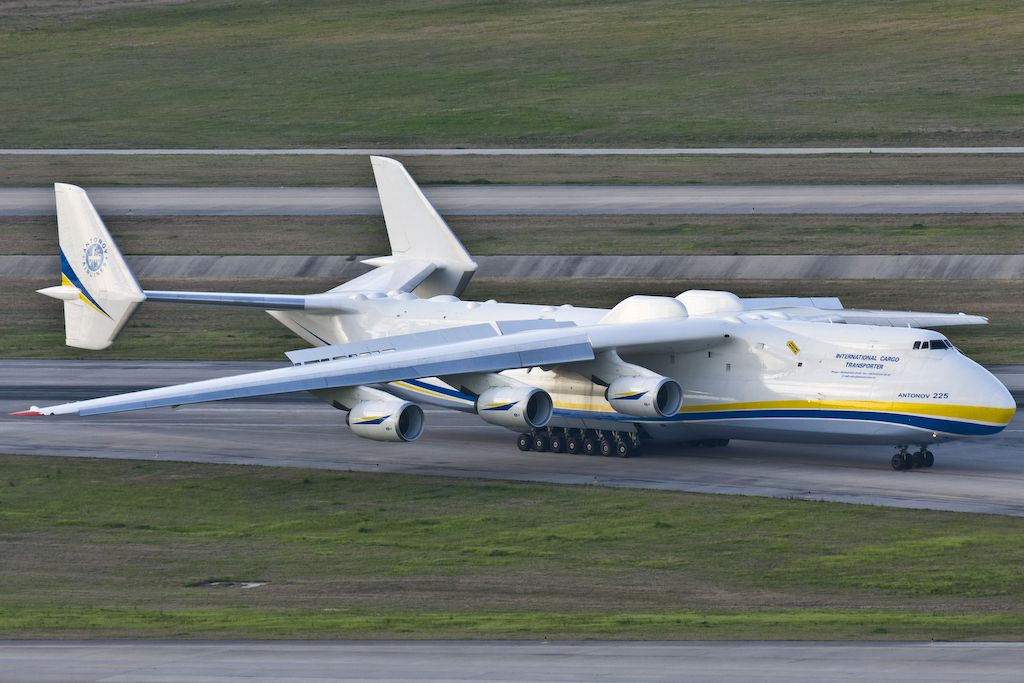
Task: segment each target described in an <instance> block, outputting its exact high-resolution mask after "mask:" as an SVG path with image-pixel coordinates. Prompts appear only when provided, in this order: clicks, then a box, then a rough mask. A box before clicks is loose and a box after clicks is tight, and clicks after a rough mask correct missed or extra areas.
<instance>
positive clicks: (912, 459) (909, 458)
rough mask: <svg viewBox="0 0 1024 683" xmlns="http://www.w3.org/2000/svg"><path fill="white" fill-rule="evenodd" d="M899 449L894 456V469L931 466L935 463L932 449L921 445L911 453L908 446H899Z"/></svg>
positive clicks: (892, 462)
mask: <svg viewBox="0 0 1024 683" xmlns="http://www.w3.org/2000/svg"><path fill="white" fill-rule="evenodd" d="M898 448H899V451H898V452H897V453H896V454H895V455H894V456H892V461H891V464H892V468H893V469H894V470H897V471H900V470H910V469H917V468H920V467H931V466H932V465H934V464H935V455H934V454H932V452H931V451H930V450H928V449H927V448H925V447H924V446H921V448H920V449H918V450H917V451H915V452H913V453H910V452H908V450H907V447H906V446H898Z"/></svg>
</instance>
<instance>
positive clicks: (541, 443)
mask: <svg viewBox="0 0 1024 683" xmlns="http://www.w3.org/2000/svg"><path fill="white" fill-rule="evenodd" d="M550 445H551V444H550V443H549V442H548V437H547V436H545V435H544V434H538V435H537V436H535V437H533V450H535V451H537V452H538V453H547V452H548V448H549V447H550Z"/></svg>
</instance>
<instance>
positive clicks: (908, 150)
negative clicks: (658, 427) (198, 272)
mask: <svg viewBox="0 0 1024 683" xmlns="http://www.w3.org/2000/svg"><path fill="white" fill-rule="evenodd" d="M371 154H383V155H385V156H403V157H458V156H517V157H518V156H573V157H582V156H669V155H671V156H688V155H692V156H729V155H740V156H749V155H753V156H801V155H822V154H1024V147H434V148H415V147H393V148H381V149H371V148H354V147H349V148H341V147H305V148H295V149H280V148H278V149H251V148H245V149H237V148H236V149H196V148H192V149H189V148H179V149H95V148H91V149H89V148H78V149H75V148H70V149H69V148H61V149H24V148H22V149H0V156H8V155H10V156H118V157H122V156H123V157H132V156H254V157H264V156H342V157H353V156H358V157H361V156H370V155H371Z"/></svg>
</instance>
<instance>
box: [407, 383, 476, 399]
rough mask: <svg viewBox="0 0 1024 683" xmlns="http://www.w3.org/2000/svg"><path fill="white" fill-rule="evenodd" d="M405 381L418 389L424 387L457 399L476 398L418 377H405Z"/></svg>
mask: <svg viewBox="0 0 1024 683" xmlns="http://www.w3.org/2000/svg"><path fill="white" fill-rule="evenodd" d="M405 382H406V384H411V385H413V386H414V387H419V388H420V389H426V390H428V391H436V392H437V393H439V394H444V395H445V396H450V397H452V398H459V399H462V400H463V401H475V400H476V396H471V395H470V394H464V393H462V392H461V391H455V390H454V389H449V388H447V387H439V386H436V385H434V384H431V383H430V382H424V381H421V380H418V379H407V380H405Z"/></svg>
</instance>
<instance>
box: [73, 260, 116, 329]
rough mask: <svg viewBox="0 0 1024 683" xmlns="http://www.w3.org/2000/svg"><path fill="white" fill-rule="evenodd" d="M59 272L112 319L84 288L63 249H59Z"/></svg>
mask: <svg viewBox="0 0 1024 683" xmlns="http://www.w3.org/2000/svg"><path fill="white" fill-rule="evenodd" d="M60 272H61V274H62V275H63V276H64V277H66V278H67V279H68V280H70V281H71V284H73V285H74V286H75V287H77V288H78V291H80V292H81V293H82V294H83V295H85V298H86V299H88V300H89V302H90V303H92V305H93V306H95V307H96V308H98V309H99V310H100V312H101V313H102V314H103V315H105V316H107V317H108V318H110V319H111V320H113V318H112V317H111V315H110V314H109V313H107V311H106V310H105V309H104V308H103V306H100V302H99V301H96V299H94V298H93V296H92V294H90V293H89V290H88V289H86V288H85V285H83V284H82V281H81V280H80V279H79V278H78V275H76V274H75V269H74V268H72V267H71V262H70V261H68V257H67V256H65V255H64V250H63V249H61V250H60Z"/></svg>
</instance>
